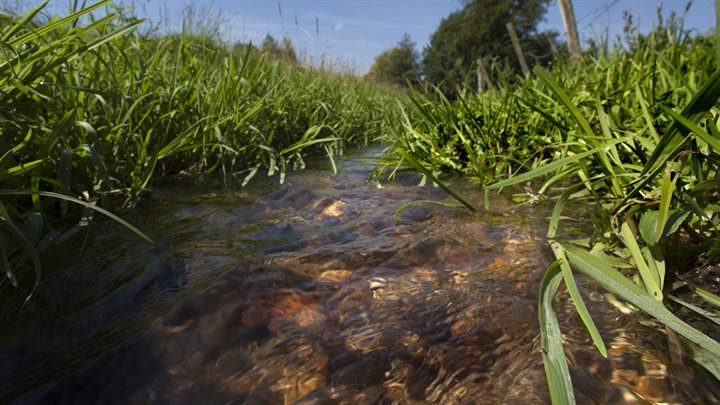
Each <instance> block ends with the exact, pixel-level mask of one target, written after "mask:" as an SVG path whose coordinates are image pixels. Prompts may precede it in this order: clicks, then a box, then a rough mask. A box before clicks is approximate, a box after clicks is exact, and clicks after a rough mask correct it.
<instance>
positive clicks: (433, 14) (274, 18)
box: [24, 0, 715, 73]
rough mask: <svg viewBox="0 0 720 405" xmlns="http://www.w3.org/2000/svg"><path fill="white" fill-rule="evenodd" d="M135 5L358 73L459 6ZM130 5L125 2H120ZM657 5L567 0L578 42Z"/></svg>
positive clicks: (152, 0)
mask: <svg viewBox="0 0 720 405" xmlns="http://www.w3.org/2000/svg"><path fill="white" fill-rule="evenodd" d="M24 1H25V0H24ZM53 1H56V2H62V0H53ZM134 1H135V5H136V7H137V9H138V11H139V12H140V13H141V14H143V13H144V14H146V15H147V16H148V17H150V19H151V20H153V21H160V20H163V21H165V22H166V23H169V25H170V26H173V25H174V26H175V27H177V26H179V25H178V24H179V23H178V21H180V20H181V19H182V15H183V9H185V8H186V7H187V6H188V5H192V6H193V7H194V8H195V10H196V15H197V16H198V17H200V18H205V19H206V20H207V21H208V22H209V23H210V24H215V23H216V22H218V21H222V27H223V36H224V37H225V38H227V39H229V40H235V41H242V42H249V41H252V42H253V43H260V42H262V39H263V38H264V37H265V35H266V34H268V33H269V34H271V35H273V36H274V37H275V38H278V39H280V38H282V37H283V36H285V35H287V36H289V37H290V39H291V40H292V42H293V44H294V45H295V48H296V49H297V50H298V51H299V53H300V54H301V55H302V56H303V57H304V58H305V60H306V61H310V62H315V63H317V62H318V61H319V60H324V61H325V63H332V64H333V65H335V66H338V67H346V68H351V69H354V71H355V72H357V73H364V72H365V71H366V70H367V69H368V68H369V67H370V65H372V62H373V60H374V58H375V57H376V56H377V55H378V54H379V53H380V52H382V51H383V50H385V49H388V48H390V47H392V46H394V45H395V44H396V43H397V42H398V41H399V40H400V39H401V38H402V36H403V34H404V33H408V34H410V36H411V37H412V39H413V40H414V41H415V42H416V43H417V44H418V49H422V48H423V46H424V45H425V44H426V43H427V42H428V40H429V38H430V35H431V34H432V33H433V32H434V31H435V29H436V28H437V27H438V25H439V24H440V21H441V20H442V19H443V18H444V17H446V16H447V15H448V14H450V13H451V12H453V11H456V10H458V9H459V8H460V6H461V4H460V1H458V0H214V1H211V0H192V1H188V0H134ZM33 2H34V3H37V2H38V1H33ZM131 2H132V0H125V4H130V3H131ZM660 3H662V4H663V9H664V14H665V15H666V16H667V15H668V14H669V12H670V11H671V10H675V11H676V12H677V14H678V15H683V14H684V11H683V9H684V7H685V5H686V3H687V1H686V0H664V1H659V0H634V1H631V0H574V1H573V4H574V7H575V14H576V18H577V20H578V29H579V31H580V33H581V41H583V42H584V40H587V39H592V38H599V36H600V34H601V33H603V32H604V31H605V29H606V27H607V29H608V30H609V32H610V34H611V36H612V37H614V35H615V34H616V33H619V32H621V30H622V27H623V25H624V21H623V17H622V16H623V11H624V10H628V11H630V12H632V14H633V15H634V16H635V19H636V22H638V23H639V24H640V27H641V30H642V31H647V30H649V29H651V28H652V25H653V24H654V23H655V21H656V9H657V6H658V4H660ZM281 13H282V15H281ZM545 18H546V21H545V22H544V23H543V24H542V25H541V28H543V29H545V28H550V29H556V30H558V31H559V32H561V33H563V32H564V30H563V25H562V18H561V15H560V10H559V7H558V5H557V2H556V0H554V1H553V2H552V3H551V4H550V6H549V8H548V13H547V14H546V16H545ZM316 22H317V26H316ZM685 25H686V27H688V28H694V29H697V30H699V31H702V32H706V31H708V30H711V29H714V26H715V10H714V1H713V0H694V1H693V5H692V8H691V10H690V12H689V13H688V15H687V16H686V18H685ZM316 28H317V29H316Z"/></svg>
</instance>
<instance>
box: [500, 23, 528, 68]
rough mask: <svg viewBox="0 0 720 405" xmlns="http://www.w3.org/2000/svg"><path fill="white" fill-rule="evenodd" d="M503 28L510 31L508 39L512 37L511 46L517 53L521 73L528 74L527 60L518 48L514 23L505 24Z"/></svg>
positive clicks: (518, 42)
mask: <svg viewBox="0 0 720 405" xmlns="http://www.w3.org/2000/svg"><path fill="white" fill-rule="evenodd" d="M505 28H507V30H508V32H509V33H510V39H512V43H513V48H515V55H517V58H518V61H519V62H520V67H521V68H522V71H523V74H525V76H528V75H529V74H530V68H529V67H528V64H527V61H526V60H525V55H523V52H522V48H520V41H518V37H517V33H516V32H515V25H514V24H513V23H512V21H510V22H508V23H507V24H505Z"/></svg>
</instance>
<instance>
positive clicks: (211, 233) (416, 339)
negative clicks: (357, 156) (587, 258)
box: [0, 149, 720, 404]
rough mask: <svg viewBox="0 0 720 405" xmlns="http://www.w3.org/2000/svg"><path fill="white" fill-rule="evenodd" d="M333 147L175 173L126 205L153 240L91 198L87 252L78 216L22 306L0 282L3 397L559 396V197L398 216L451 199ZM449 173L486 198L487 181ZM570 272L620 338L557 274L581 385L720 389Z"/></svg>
mask: <svg viewBox="0 0 720 405" xmlns="http://www.w3.org/2000/svg"><path fill="white" fill-rule="evenodd" d="M376 152H378V150H372V149H371V150H368V151H365V152H363V154H364V156H365V157H368V156H372V155H373V154H374V153H376ZM337 164H338V174H337V175H334V174H333V173H332V171H331V170H329V168H328V167H327V166H328V165H327V162H324V161H323V162H319V161H318V162H315V163H314V164H313V163H312V162H309V166H308V168H307V169H306V170H303V171H298V172H294V173H290V174H288V176H287V178H286V179H285V182H284V184H282V185H281V184H279V182H278V180H277V178H261V177H263V176H264V175H261V174H258V176H257V177H258V178H256V179H254V180H253V181H252V182H251V183H250V185H248V186H246V187H244V188H241V187H240V186H239V183H238V184H234V185H225V186H223V185H222V184H220V183H218V182H217V180H215V179H213V178H211V177H183V176H176V177H173V178H169V179H164V180H162V181H160V182H158V184H157V185H156V188H155V189H154V190H153V192H152V193H151V194H150V195H149V196H148V197H147V198H146V199H144V200H143V201H142V202H141V204H140V206H139V207H137V208H136V209H134V210H132V211H131V212H129V213H128V214H127V215H126V216H125V218H127V219H128V220H129V221H130V222H131V223H133V224H135V225H137V226H138V227H139V228H141V229H142V230H143V231H146V232H147V233H148V234H150V235H151V236H152V237H153V238H155V239H157V240H158V241H159V242H160V245H161V246H162V247H151V246H149V245H148V244H147V243H145V242H144V241H142V240H140V239H139V238H138V237H136V236H135V235H133V234H132V233H130V232H128V231H127V230H125V229H124V228H122V227H121V226H119V225H118V224H116V223H114V222H112V221H109V220H106V219H101V218H98V220H97V221H94V222H93V223H92V225H91V227H90V236H89V238H88V239H87V242H86V246H85V248H84V253H83V249H82V245H83V242H84V241H85V232H80V233H78V235H76V236H74V237H72V238H70V239H69V240H68V241H67V242H65V243H64V244H62V245H60V246H58V247H56V248H54V249H53V250H51V251H49V252H47V253H46V254H45V255H44V257H43V267H44V273H45V274H44V275H43V277H42V282H41V284H40V286H39V288H38V291H37V293H36V294H35V296H34V297H33V298H32V299H31V300H30V301H29V303H28V304H27V305H26V306H25V307H24V308H23V309H22V310H20V309H19V305H20V304H21V303H22V301H23V299H24V294H26V291H20V289H13V288H12V287H11V286H9V285H8V283H5V284H4V285H2V286H0V291H1V292H2V296H3V298H2V300H3V305H2V309H0V403H18V404H47V403H56V404H91V403H98V404H116V403H117V404H139V403H143V404H144V403H149V404H166V403H167V404H182V403H188V404H190V403H192V404H196V403H209V404H216V403H238V404H239V403H246V404H340V403H344V404H364V403H387V404H390V403H398V404H407V403H413V404H421V403H433V404H435V403H442V404H528V403H549V394H548V390H547V387H546V380H545V375H544V370H543V363H542V355H541V349H540V339H539V327H538V320H537V294H538V293H537V291H538V286H539V283H540V279H541V278H542V275H543V273H544V272H545V270H546V268H547V266H548V265H549V264H550V263H551V261H552V252H551V251H550V249H549V247H548V246H547V244H546V242H545V239H544V235H545V232H546V227H547V217H548V216H549V214H550V212H551V209H552V207H551V206H550V205H547V204H524V205H521V204H517V203H514V202H512V201H511V200H510V199H509V198H507V197H504V196H502V195H493V196H492V198H491V208H490V210H482V211H480V212H478V213H471V212H469V211H467V210H463V209H456V208H449V207H443V206H439V205H433V204H413V205H410V206H408V207H407V208H406V209H404V210H403V211H402V212H401V213H400V214H399V216H398V217H397V218H396V217H395V212H396V210H397V209H398V208H399V207H400V206H402V205H403V204H405V203H407V202H409V201H413V200H438V201H445V202H448V203H452V201H451V200H450V199H448V197H447V195H446V194H445V193H444V192H443V191H441V190H440V189H437V188H434V187H432V186H431V185H425V186H423V187H419V186H418V181H419V178H418V177H417V176H416V175H411V174H401V175H399V176H398V178H397V179H396V180H394V181H392V182H389V183H383V184H382V186H380V185H379V184H378V183H376V182H374V181H368V175H369V174H370V171H371V169H372V167H371V166H368V165H367V164H364V163H362V162H361V161H359V160H354V159H348V158H341V159H339V160H338V162H337ZM454 187H455V188H456V189H457V190H459V191H460V192H461V193H462V194H463V195H464V196H465V197H467V198H468V200H470V201H472V202H473V203H474V204H475V205H477V206H482V202H483V195H482V193H481V192H480V191H479V190H478V187H477V186H473V185H472V184H470V183H469V182H466V181H460V180H459V181H456V182H455V183H454ZM504 194H510V193H504ZM581 208H582V207H581ZM576 209H577V208H576ZM572 226H574V227H576V228H577V231H578V232H581V231H582V230H583V228H585V229H586V230H587V228H588V227H589V226H590V225H589V222H587V223H585V222H583V223H577V224H575V225H572ZM577 280H578V285H579V287H580V290H581V292H582V293H583V296H584V297H585V300H586V304H587V306H588V308H589V310H590V312H591V314H592V315H593V318H594V320H595V322H596V324H597V325H598V328H599V329H600V332H601V334H602V336H603V338H604V340H605V342H606V345H607V347H608V352H609V353H608V357H607V358H603V357H602V356H600V355H599V354H598V353H597V351H596V350H595V349H594V348H593V347H592V346H591V341H590V338H589V337H588V335H587V333H586V332H585V330H584V326H583V325H582V322H581V321H580V319H579V317H578V316H577V315H576V314H575V311H574V308H573V305H572V302H571V301H570V299H569V298H568V296H567V293H565V292H564V290H562V289H561V292H562V293H561V294H559V297H558V299H557V302H556V306H555V307H556V309H557V311H558V317H559V319H560V323H561V327H562V329H563V333H565V347H566V353H567V355H568V358H569V360H570V369H571V374H572V378H573V382H574V386H575V393H576V399H577V401H578V403H581V404H605V403H607V404H620V403H626V404H647V403H669V404H688V403H698V404H709V403H717V402H718V401H720V383H719V382H718V381H717V380H716V379H715V378H714V377H713V376H712V375H711V374H709V373H707V372H706V371H705V370H704V369H702V368H700V367H699V366H697V365H695V364H694V363H693V362H692V361H690V360H689V359H687V358H684V357H682V356H680V357H678V356H677V355H675V354H674V350H673V344H672V339H671V338H670V337H669V336H668V335H667V334H666V332H665V329H664V328H662V327H660V326H659V325H658V324H657V323H656V322H655V321H653V320H652V319H649V318H647V317H646V316H645V315H643V314H641V313H638V312H627V313H624V312H621V311H620V310H619V309H618V308H617V307H616V306H613V305H611V304H610V303H609V302H608V299H607V296H606V294H605V291H604V290H603V289H602V288H600V287H598V286H597V285H595V284H594V283H592V282H591V281H590V280H588V279H586V278H583V277H582V276H579V275H578V276H577Z"/></svg>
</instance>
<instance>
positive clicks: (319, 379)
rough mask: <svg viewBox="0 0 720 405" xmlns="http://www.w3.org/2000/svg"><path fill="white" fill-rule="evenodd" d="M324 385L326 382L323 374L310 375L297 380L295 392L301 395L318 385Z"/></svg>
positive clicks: (316, 387)
mask: <svg viewBox="0 0 720 405" xmlns="http://www.w3.org/2000/svg"><path fill="white" fill-rule="evenodd" d="M325 385H327V382H326V380H325V377H324V376H321V375H311V376H308V377H305V378H304V379H302V380H300V381H298V384H297V394H298V396H299V397H303V396H305V395H307V394H309V393H311V392H313V391H315V390H316V389H318V388H320V387H324V386H325Z"/></svg>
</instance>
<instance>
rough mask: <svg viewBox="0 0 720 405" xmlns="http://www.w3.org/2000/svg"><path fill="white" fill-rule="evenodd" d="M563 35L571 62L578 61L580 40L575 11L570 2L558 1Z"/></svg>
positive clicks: (565, 0) (567, 0)
mask: <svg viewBox="0 0 720 405" xmlns="http://www.w3.org/2000/svg"><path fill="white" fill-rule="evenodd" d="M558 4H560V12H561V13H562V18H563V23H564V24H565V34H566V35H567V41H568V49H569V50H570V58H572V60H577V59H580V40H579V39H578V31H577V23H576V22H575V11H573V6H572V0H558Z"/></svg>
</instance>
